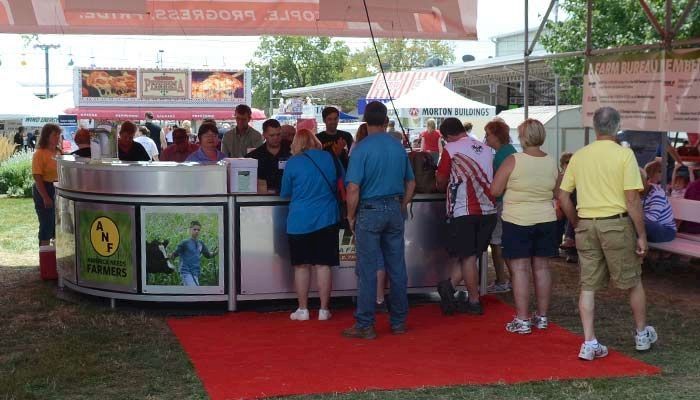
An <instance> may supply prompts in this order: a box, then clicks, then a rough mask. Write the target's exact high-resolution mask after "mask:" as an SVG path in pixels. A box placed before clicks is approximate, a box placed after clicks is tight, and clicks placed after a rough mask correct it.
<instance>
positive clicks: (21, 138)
mask: <svg viewBox="0 0 700 400" xmlns="http://www.w3.org/2000/svg"><path fill="white" fill-rule="evenodd" d="M13 142H14V144H15V151H20V150H25V149H26V147H27V132H26V130H25V128H24V127H23V126H20V127H19V128H17V133H15V137H14V140H13Z"/></svg>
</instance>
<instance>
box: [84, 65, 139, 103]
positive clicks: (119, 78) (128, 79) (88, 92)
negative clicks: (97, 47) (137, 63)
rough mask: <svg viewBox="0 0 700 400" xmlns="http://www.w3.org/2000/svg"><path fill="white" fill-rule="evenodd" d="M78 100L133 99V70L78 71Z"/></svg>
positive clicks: (134, 78) (134, 86) (134, 82)
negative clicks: (79, 82) (79, 81)
mask: <svg viewBox="0 0 700 400" xmlns="http://www.w3.org/2000/svg"><path fill="white" fill-rule="evenodd" d="M80 80H81V84H80V98H81V99H93V100H96V101H99V100H100V99H110V100H112V99H135V98H136V70H135V69H83V70H81V71H80Z"/></svg>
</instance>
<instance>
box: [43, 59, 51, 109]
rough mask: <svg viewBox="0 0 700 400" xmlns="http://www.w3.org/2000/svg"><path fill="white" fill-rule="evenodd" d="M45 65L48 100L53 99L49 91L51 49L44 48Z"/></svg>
mask: <svg viewBox="0 0 700 400" xmlns="http://www.w3.org/2000/svg"><path fill="white" fill-rule="evenodd" d="M44 65H45V66H46V99H47V100H48V99H49V98H50V97H51V93H50V92H51V91H50V89H49V48H48V47H44Z"/></svg>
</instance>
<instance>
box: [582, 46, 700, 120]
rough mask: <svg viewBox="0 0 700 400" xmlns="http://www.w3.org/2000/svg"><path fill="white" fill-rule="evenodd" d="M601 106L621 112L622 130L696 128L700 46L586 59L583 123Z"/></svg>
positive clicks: (699, 105) (699, 100)
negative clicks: (670, 50)
mask: <svg viewBox="0 0 700 400" xmlns="http://www.w3.org/2000/svg"><path fill="white" fill-rule="evenodd" d="M605 106H607V107H613V108H615V109H617V110H618V111H619V112H620V115H621V117H622V129H625V130H639V131H664V132H668V131H681V132H697V131H699V130H700V50H677V51H672V52H664V51H659V52H652V53H635V54H623V55H610V56H600V57H590V58H588V60H587V61H586V74H585V77H584V88H583V113H582V118H583V124H584V126H588V127H592V126H593V114H594V113H595V110H597V109H598V108H600V107H605Z"/></svg>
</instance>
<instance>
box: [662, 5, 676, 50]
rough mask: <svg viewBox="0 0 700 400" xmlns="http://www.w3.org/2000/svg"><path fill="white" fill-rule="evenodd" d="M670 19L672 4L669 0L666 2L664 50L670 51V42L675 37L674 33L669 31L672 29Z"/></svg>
mask: <svg viewBox="0 0 700 400" xmlns="http://www.w3.org/2000/svg"><path fill="white" fill-rule="evenodd" d="M672 17H673V2H672V1H671V0H666V21H665V24H664V31H665V32H666V35H664V47H665V49H664V50H671V41H672V40H673V38H674V36H676V33H675V32H672V31H671V29H673V22H672V21H671V18H672Z"/></svg>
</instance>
